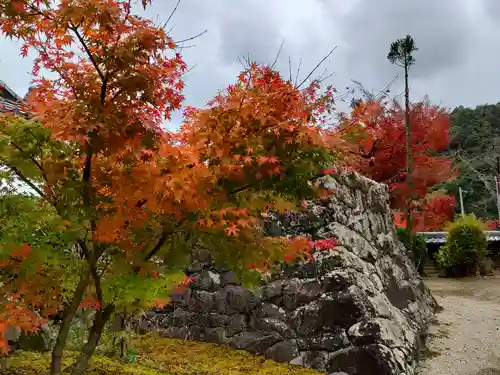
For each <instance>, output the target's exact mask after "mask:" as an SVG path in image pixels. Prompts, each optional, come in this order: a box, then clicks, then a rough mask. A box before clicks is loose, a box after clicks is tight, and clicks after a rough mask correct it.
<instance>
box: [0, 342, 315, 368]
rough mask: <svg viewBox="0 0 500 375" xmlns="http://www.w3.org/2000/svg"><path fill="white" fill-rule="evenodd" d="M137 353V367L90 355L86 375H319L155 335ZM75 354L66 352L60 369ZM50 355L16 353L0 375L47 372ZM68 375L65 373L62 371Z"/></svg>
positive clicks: (2, 365)
mask: <svg viewBox="0 0 500 375" xmlns="http://www.w3.org/2000/svg"><path fill="white" fill-rule="evenodd" d="M131 347H133V348H134V349H136V350H137V352H138V355H137V364H124V363H121V362H120V361H119V360H117V359H111V358H107V357H102V356H93V357H92V361H91V367H90V370H89V372H88V374H89V375H281V374H283V375H285V374H290V375H319V374H320V373H319V372H317V371H314V370H311V369H307V368H304V367H300V366H292V365H288V364H279V363H277V362H274V361H271V360H268V359H266V358H264V357H262V356H256V355H252V354H250V353H248V352H245V351H241V350H233V349H229V348H226V347H222V346H218V345H213V344H205V343H198V342H193V341H180V340H172V339H165V338H160V337H158V336H157V335H155V334H148V335H144V336H138V337H136V338H134V339H133V340H132V342H131ZM75 355H76V354H75V353H69V354H68V358H65V359H64V362H63V363H64V367H66V368H67V367H68V366H70V365H71V364H72V362H73V358H74V356H75ZM49 363H50V354H49V353H45V354H41V353H33V352H23V351H19V352H16V353H15V354H14V355H13V356H11V357H9V358H6V359H4V360H3V361H2V362H0V375H42V374H46V373H48V370H49ZM66 373H68V372H66Z"/></svg>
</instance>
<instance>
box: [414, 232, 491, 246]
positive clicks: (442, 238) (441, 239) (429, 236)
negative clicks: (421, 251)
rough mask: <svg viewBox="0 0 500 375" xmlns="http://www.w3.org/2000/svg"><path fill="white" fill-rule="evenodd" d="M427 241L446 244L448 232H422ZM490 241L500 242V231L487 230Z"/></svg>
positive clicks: (487, 237)
mask: <svg viewBox="0 0 500 375" xmlns="http://www.w3.org/2000/svg"><path fill="white" fill-rule="evenodd" d="M421 234H422V235H423V236H424V239H425V242H426V243H433V244H444V243H446V232H422V233H421ZM486 239H487V241H488V242H500V231H497V230H495V231H487V232H486Z"/></svg>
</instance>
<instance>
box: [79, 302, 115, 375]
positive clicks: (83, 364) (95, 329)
mask: <svg viewBox="0 0 500 375" xmlns="http://www.w3.org/2000/svg"><path fill="white" fill-rule="evenodd" d="M114 311H115V306H114V305H112V304H110V305H106V307H104V309H102V310H100V311H98V312H97V314H96V316H95V318H94V324H93V325H92V328H91V330H90V334H89V337H88V340H87V343H86V344H85V346H84V347H83V350H82V352H81V353H80V356H79V357H78V358H77V359H76V362H75V365H74V367H73V370H72V372H71V374H72V375H84V374H85V371H86V370H87V367H88V365H89V360H90V357H92V354H94V351H95V348H96V347H97V344H99V341H100V340H101V336H102V333H103V331H104V326H105V325H106V323H107V322H108V321H109V320H110V319H111V315H113V312H114Z"/></svg>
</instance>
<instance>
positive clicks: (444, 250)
mask: <svg viewBox="0 0 500 375" xmlns="http://www.w3.org/2000/svg"><path fill="white" fill-rule="evenodd" d="M484 231H485V227H484V224H483V223H481V222H480V221H479V220H478V219H477V218H476V216H475V215H474V214H469V215H465V216H463V217H461V218H459V219H457V220H455V221H454V222H453V223H451V224H450V225H449V226H448V227H447V232H448V234H447V238H446V245H444V246H442V247H441V248H440V249H439V252H438V253H437V254H436V262H437V265H438V267H439V268H441V269H443V270H444V271H445V272H446V275H447V276H467V275H471V274H473V273H474V272H476V270H477V269H478V267H479V266H480V264H481V262H482V261H483V260H484V259H485V258H486V256H487V241H486V234H485V233H484Z"/></svg>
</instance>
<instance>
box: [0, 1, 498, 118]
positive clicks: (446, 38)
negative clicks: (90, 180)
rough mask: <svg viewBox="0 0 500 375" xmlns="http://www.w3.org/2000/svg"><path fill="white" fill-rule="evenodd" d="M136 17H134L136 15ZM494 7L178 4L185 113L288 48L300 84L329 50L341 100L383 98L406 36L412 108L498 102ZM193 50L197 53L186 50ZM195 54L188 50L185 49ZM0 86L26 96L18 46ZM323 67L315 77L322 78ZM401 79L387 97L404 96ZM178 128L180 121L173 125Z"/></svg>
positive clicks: (7, 53)
mask: <svg viewBox="0 0 500 375" xmlns="http://www.w3.org/2000/svg"><path fill="white" fill-rule="evenodd" d="M174 6H175V1H172V0H168V1H167V0H155V1H153V6H152V7H151V8H149V9H148V10H146V12H143V11H141V12H142V13H143V14H144V13H145V14H146V15H147V16H149V17H152V18H155V19H157V20H158V21H165V20H166V19H167V17H168V16H169V14H170V12H171V10H172V8H173V7H174ZM136 9H139V7H137V8H136ZM499 18H500V2H498V0H439V1H432V0H414V1H408V0H377V1H373V0H351V1H345V0H273V1H269V0H211V1H200V0H182V1H181V3H180V5H179V7H178V9H177V12H176V13H175V15H174V16H173V17H172V19H171V22H170V23H169V24H170V27H173V30H172V35H173V37H174V39H176V40H183V39H186V38H189V37H192V36H194V35H196V34H198V33H200V32H202V31H204V30H207V32H206V33H205V34H203V35H202V36H201V37H199V38H196V39H194V40H190V41H186V42H185V43H184V45H185V46H188V48H185V49H184V50H183V51H182V53H183V55H184V58H185V60H186V62H187V63H188V65H189V66H190V67H193V70H192V71H190V72H189V73H188V74H187V75H186V79H185V80H186V89H185V96H186V104H190V105H195V106H203V105H204V103H206V102H207V101H208V100H210V99H211V98H212V97H213V96H215V95H216V94H217V91H218V90H221V89H223V88H224V87H226V86H227V85H228V84H230V83H232V82H234V80H235V78H236V76H237V74H238V72H239V70H241V68H242V67H241V65H240V62H239V57H241V56H247V55H249V56H250V57H251V58H252V59H254V60H257V61H260V62H268V63H271V62H272V61H273V60H274V58H275V56H276V53H277V52H278V49H279V46H280V44H281V43H282V41H284V45H283V49H282V51H281V55H280V58H279V60H278V61H277V64H276V66H277V68H279V69H280V71H281V72H282V74H283V75H285V76H286V77H288V76H289V75H290V64H289V57H290V59H291V67H292V69H291V70H292V77H294V76H295V74H296V71H297V69H298V66H299V61H301V60H302V63H301V69H300V74H299V79H300V78H304V77H305V76H306V75H307V73H308V72H310V70H311V69H313V67H314V66H315V65H316V64H317V62H318V61H319V60H320V59H321V58H322V57H323V56H324V55H325V54H326V53H327V52H328V51H329V50H330V49H331V48H332V47H334V46H337V49H336V50H335V52H334V53H333V54H332V55H331V57H330V58H329V59H328V61H326V62H325V65H324V66H325V67H328V69H329V71H330V72H335V75H334V76H333V77H332V78H331V79H330V82H331V83H333V84H334V85H335V86H337V87H338V88H339V91H342V90H343V89H344V87H345V86H347V85H349V84H350V79H356V80H359V81H361V82H362V83H363V85H364V86H365V87H366V88H367V89H369V90H374V91H376V90H380V89H381V88H383V87H384V86H385V85H386V84H387V83H388V82H390V81H391V80H392V79H393V78H394V76H395V75H396V74H398V73H400V69H398V68H397V67H395V66H393V65H391V64H390V63H389V62H388V61H387V58H386V57H387V52H388V49H389V45H390V43H391V42H392V41H394V40H395V39H397V38H401V37H404V36H405V35H406V34H407V33H410V34H411V35H412V36H413V37H414V39H415V41H416V44H417V46H418V48H419V50H418V51H417V52H416V53H415V58H416V60H417V63H416V65H415V66H414V67H413V68H412V71H411V76H410V78H411V81H410V82H411V88H412V91H411V94H412V98H413V99H415V100H418V99H421V98H422V97H423V95H425V94H428V95H429V96H430V99H431V100H432V101H433V102H437V103H439V102H442V103H443V104H444V105H446V106H449V107H454V106H457V105H460V104H463V105H469V106H473V105H477V104H481V103H484V102H490V103H491V102H497V101H499V100H500V94H499V92H498V87H500V74H499V71H498V70H499V69H498V67H497V65H498V64H497V61H498V60H499V59H500V52H499V51H500V48H499V47H500V39H499V38H497V37H496V35H498V33H499V32H500V26H499V24H498V22H497V21H498V19H499ZM192 45H194V46H192ZM190 46H191V47H190ZM0 49H1V51H2V54H1V57H0V72H2V73H0V79H2V80H3V81H5V82H6V83H7V84H8V85H9V86H11V87H12V88H13V89H14V90H16V91H17V92H18V93H19V94H21V95H23V94H24V92H26V90H27V88H28V85H29V75H28V74H27V73H26V72H27V71H29V70H30V61H29V60H26V59H25V60H23V59H22V58H21V57H20V56H19V52H18V50H17V47H16V43H15V42H11V41H5V40H0ZM322 69H323V68H321V69H320V70H318V72H317V73H318V74H319V73H321V72H322ZM401 84H402V80H401V79H400V80H398V82H397V83H396V84H395V85H394V88H393V92H394V93H398V92H401ZM179 122H180V117H179V115H178V114H177V115H176V117H175V118H174V120H173V124H174V125H173V126H176V125H177V124H178V123H179Z"/></svg>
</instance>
